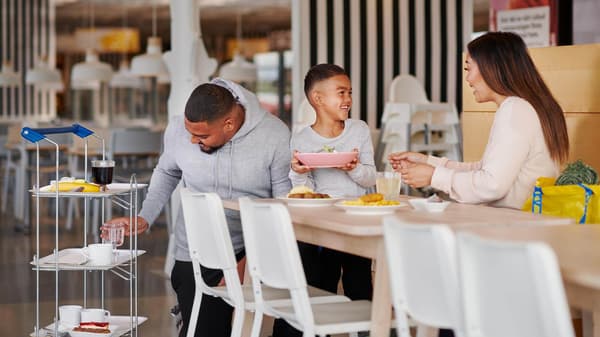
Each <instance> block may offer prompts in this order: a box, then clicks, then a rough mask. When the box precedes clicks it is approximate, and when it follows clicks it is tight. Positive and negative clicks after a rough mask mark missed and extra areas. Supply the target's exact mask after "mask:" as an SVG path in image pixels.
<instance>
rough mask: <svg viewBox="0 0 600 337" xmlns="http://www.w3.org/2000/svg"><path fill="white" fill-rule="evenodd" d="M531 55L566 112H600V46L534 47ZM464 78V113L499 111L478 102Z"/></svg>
mask: <svg viewBox="0 0 600 337" xmlns="http://www.w3.org/2000/svg"><path fill="white" fill-rule="evenodd" d="M530 54H531V57H532V58H533V60H534V62H535V64H536V66H537V67H538V70H539V71H540V73H541V74H542V77H544V80H545V81H546V84H547V85H548V87H549V88H550V90H551V91H552V94H554V96H555V97H556V99H557V100H558V103H559V104H560V106H561V107H562V108H563V110H564V111H565V112H596V113H599V112H600V94H599V92H600V89H599V88H600V44H587V45H576V46H561V47H547V48H532V49H530ZM463 60H464V58H463ZM464 76H465V72H464V71H463V91H462V92H463V111H496V105H495V104H493V103H486V104H479V103H477V102H475V100H474V99H473V91H472V90H471V88H469V85H468V84H467V82H466V81H465V80H464Z"/></svg>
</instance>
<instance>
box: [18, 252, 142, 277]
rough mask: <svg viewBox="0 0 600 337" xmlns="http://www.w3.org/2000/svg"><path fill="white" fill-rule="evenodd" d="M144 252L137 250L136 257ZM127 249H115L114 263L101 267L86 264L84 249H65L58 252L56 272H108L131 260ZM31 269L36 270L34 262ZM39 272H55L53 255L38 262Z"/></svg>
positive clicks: (131, 257)
mask: <svg viewBox="0 0 600 337" xmlns="http://www.w3.org/2000/svg"><path fill="white" fill-rule="evenodd" d="M145 253H146V251H145V250H141V249H138V250H137V256H141V255H143V254H145ZM132 255H133V254H131V253H130V251H129V249H117V252H116V259H115V261H114V263H112V264H109V265H103V266H95V265H90V264H88V263H89V262H88V261H87V258H86V255H85V253H84V248H67V249H62V250H60V251H59V252H58V270H109V269H112V268H114V267H117V266H121V265H124V264H126V263H129V262H130V261H131V260H132V259H133V256H132ZM30 263H31V265H33V269H34V270H35V269H37V268H36V265H35V261H31V262H30ZM39 265H40V270H42V271H55V270H56V268H55V261H54V254H50V255H48V256H44V257H42V258H40V260H39Z"/></svg>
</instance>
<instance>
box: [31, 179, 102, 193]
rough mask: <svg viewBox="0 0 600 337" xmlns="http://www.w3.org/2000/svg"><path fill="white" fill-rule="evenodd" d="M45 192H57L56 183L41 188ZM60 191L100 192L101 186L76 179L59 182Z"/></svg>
mask: <svg viewBox="0 0 600 337" xmlns="http://www.w3.org/2000/svg"><path fill="white" fill-rule="evenodd" d="M41 190H42V191H43V192H56V183H55V182H52V183H51V184H50V185H49V186H46V187H43V188H41ZM58 191H59V192H72V191H78V192H100V186H99V185H96V184H92V183H88V182H86V181H85V180H83V179H76V180H71V181H59V182H58Z"/></svg>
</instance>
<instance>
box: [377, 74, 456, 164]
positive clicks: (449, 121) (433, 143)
mask: <svg viewBox="0 0 600 337" xmlns="http://www.w3.org/2000/svg"><path fill="white" fill-rule="evenodd" d="M389 96H390V99H389V102H387V103H386V106H385V110H384V113H383V115H382V118H381V133H380V137H379V142H378V144H380V145H379V146H378V147H377V151H376V154H375V160H376V163H377V166H378V168H379V169H380V170H384V169H390V168H389V165H388V162H387V157H388V155H389V154H390V153H393V152H401V151H416V152H423V153H426V154H434V155H442V156H445V157H447V158H449V159H452V160H461V159H462V151H461V140H460V139H461V137H460V125H459V119H458V112H457V111H456V107H455V106H454V104H451V103H431V102H430V101H429V100H428V99H427V94H426V93H425V89H424V88H423V86H422V85H421V83H420V82H419V80H418V79H417V78H415V77H413V76H411V75H406V74H403V75H399V76H397V77H396V78H394V80H393V81H392V85H391V86H390V95H389Z"/></svg>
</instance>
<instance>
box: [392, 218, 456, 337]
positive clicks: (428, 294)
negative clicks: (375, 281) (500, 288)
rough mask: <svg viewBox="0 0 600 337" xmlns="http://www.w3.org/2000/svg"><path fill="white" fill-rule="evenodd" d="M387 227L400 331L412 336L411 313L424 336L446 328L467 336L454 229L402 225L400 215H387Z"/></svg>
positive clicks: (395, 306)
mask: <svg viewBox="0 0 600 337" xmlns="http://www.w3.org/2000/svg"><path fill="white" fill-rule="evenodd" d="M383 231H384V242H385V250H386V254H387V255H386V256H387V259H388V268H389V274H390V286H391V290H392V304H393V305H394V310H395V312H396V333H397V334H398V336H400V337H410V330H409V316H410V317H411V318H412V319H414V320H415V321H416V322H417V323H418V324H419V325H418V328H419V335H421V336H422V335H430V336H437V330H438V328H445V329H452V330H454V335H455V336H456V337H462V336H463V333H462V329H461V323H460V322H461V319H462V316H461V311H460V301H459V299H460V295H459V285H458V271H457V267H456V247H455V239H454V234H453V233H452V231H451V230H450V229H449V228H448V227H447V226H443V225H408V224H402V223H400V222H399V221H398V219H397V218H395V217H387V218H385V219H384V221H383ZM423 325H424V326H423Z"/></svg>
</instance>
